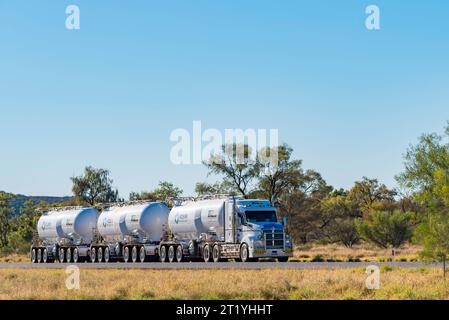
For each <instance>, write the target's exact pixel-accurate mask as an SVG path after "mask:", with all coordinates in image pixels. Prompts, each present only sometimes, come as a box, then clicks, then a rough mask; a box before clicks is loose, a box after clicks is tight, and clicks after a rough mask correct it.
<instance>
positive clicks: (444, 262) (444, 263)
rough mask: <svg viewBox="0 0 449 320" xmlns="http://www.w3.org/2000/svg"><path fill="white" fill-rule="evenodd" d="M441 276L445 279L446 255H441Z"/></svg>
mask: <svg viewBox="0 0 449 320" xmlns="http://www.w3.org/2000/svg"><path fill="white" fill-rule="evenodd" d="M443 277H444V279H446V255H444V256H443Z"/></svg>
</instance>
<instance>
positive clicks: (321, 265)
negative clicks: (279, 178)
mask: <svg viewBox="0 0 449 320" xmlns="http://www.w3.org/2000/svg"><path fill="white" fill-rule="evenodd" d="M69 265H73V264H67V263H47V264H32V263H0V269H13V268H17V269H64V268H66V267H67V266H69ZM369 265H377V266H393V265H392V263H391V262H388V263H387V262H385V263H374V262H286V263H278V262H254V263H238V262H223V263H203V262H195V263H194V262H186V263H160V262H154V263H95V264H93V263H80V264H77V266H78V267H79V268H80V269H122V270H127V269H136V270H138V269H145V270H146V269H148V270H167V269H174V270H179V269H184V270H204V269H213V270H220V269H241V270H262V269H348V268H360V267H367V266H369ZM394 267H400V268H420V267H433V268H440V267H441V265H440V264H437V263H431V264H428V263H423V262H395V263H394Z"/></svg>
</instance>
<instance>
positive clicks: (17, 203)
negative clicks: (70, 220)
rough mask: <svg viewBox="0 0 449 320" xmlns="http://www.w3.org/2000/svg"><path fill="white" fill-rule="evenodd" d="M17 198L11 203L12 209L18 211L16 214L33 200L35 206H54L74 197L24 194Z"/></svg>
mask: <svg viewBox="0 0 449 320" xmlns="http://www.w3.org/2000/svg"><path fill="white" fill-rule="evenodd" d="M0 193H4V191H0ZM15 196H16V197H15V198H14V199H13V200H12V201H11V207H13V208H14V209H15V210H16V214H19V213H20V208H21V207H22V206H23V204H24V203H25V201H27V200H32V201H33V203H34V204H38V203H40V202H41V201H45V202H47V203H50V204H53V203H63V202H67V201H70V200H72V197H49V196H25V195H23V194H16V195H15Z"/></svg>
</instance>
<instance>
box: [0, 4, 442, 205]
mask: <svg viewBox="0 0 449 320" xmlns="http://www.w3.org/2000/svg"><path fill="white" fill-rule="evenodd" d="M69 4H76V5H78V6H79V8H80V10H81V29H80V30H78V31H69V30H67V29H66V28H65V18H66V15H65V8H66V6H67V5H69ZM369 4H376V5H378V6H379V7H380V9H381V30H380V31H368V30H367V29H366V28H365V18H366V15H365V7H366V6H367V5H369ZM448 40H449V2H447V1H441V0H434V1H397V0H396V1H392V0H389V1H377V0H371V1H356V0H352V1H351V0H346V1H343V0H342V1H335V0H329V1H299V0H292V1H287V0H284V1H274V0H271V1H265V0H257V1H252V0H246V1H236V0H217V1H211V0H179V1H175V0H172V1H148V0H146V1H129V2H126V3H125V2H123V1H88V0H72V1H62V0H53V1H50V0H46V1H43V0H41V1H23V0H17V1H16V0H15V1H7V0H0V135H1V154H0V190H6V191H10V192H15V193H23V194H30V195H67V194H70V193H71V190H70V189H71V183H70V180H69V177H71V176H72V175H74V174H80V173H81V172H82V170H83V168H84V166H86V165H93V166H95V167H103V168H108V169H110V170H111V173H112V177H113V179H114V182H115V186H116V187H117V188H118V189H119V191H120V194H121V195H122V196H125V197H127V195H128V193H129V192H130V191H141V190H150V189H152V188H153V187H155V186H156V184H157V183H158V181H159V180H169V181H173V182H174V183H175V184H177V185H179V186H181V187H182V188H183V189H184V190H185V193H186V194H191V193H193V188H194V183H195V182H197V181H203V180H206V179H208V180H209V181H213V180H214V178H211V177H209V178H207V172H206V170H205V169H204V168H203V167H202V166H174V165H172V164H171V162H170V159H169V154H170V148H171V147H172V146H173V143H172V142H170V140H169V135H170V132H171V131H172V130H173V129H175V128H186V129H190V128H191V126H192V121H193V120H201V121H202V122H203V126H204V127H206V128H218V129H224V128H243V129H245V128H267V129H269V128H279V135H280V140H281V141H282V142H286V143H288V144H290V145H291V146H292V147H293V148H294V150H295V154H294V155H295V157H296V158H300V159H303V161H304V167H305V168H313V169H316V170H318V171H319V172H321V173H322V175H323V177H324V178H325V179H326V180H327V181H328V183H330V184H332V185H333V186H335V187H345V188H347V187H350V186H351V185H352V183H353V182H354V181H355V180H358V179H360V178H361V177H362V176H368V177H373V178H378V179H379V180H380V181H381V182H384V183H386V184H387V185H389V186H395V181H394V175H395V174H397V173H399V172H400V171H401V170H402V154H403V153H404V152H405V150H406V148H407V146H408V144H409V143H413V142H415V141H416V139H417V137H418V136H419V135H420V134H421V133H423V132H441V131H442V130H443V127H444V125H445V123H446V120H448V119H449V90H448V85H449V41H448Z"/></svg>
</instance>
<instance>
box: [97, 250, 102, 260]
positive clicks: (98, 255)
mask: <svg viewBox="0 0 449 320" xmlns="http://www.w3.org/2000/svg"><path fill="white" fill-rule="evenodd" d="M97 260H98V263H102V262H103V248H98V251H97Z"/></svg>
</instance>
